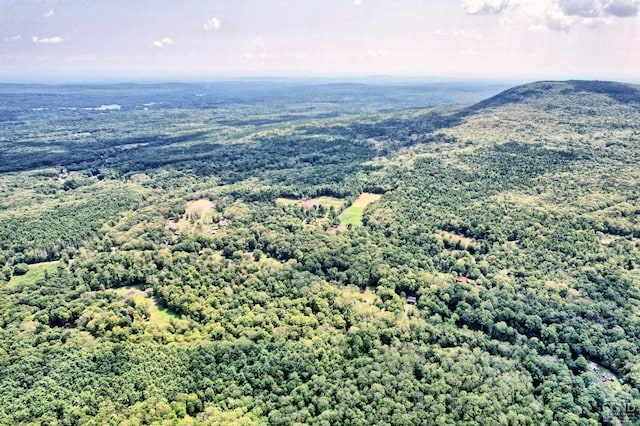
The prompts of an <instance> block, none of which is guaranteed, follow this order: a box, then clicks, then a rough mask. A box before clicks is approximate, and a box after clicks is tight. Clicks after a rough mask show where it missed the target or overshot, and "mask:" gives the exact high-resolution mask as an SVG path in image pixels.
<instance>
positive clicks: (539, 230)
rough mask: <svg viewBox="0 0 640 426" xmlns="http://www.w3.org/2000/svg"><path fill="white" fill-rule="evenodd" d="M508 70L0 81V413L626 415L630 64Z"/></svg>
mask: <svg viewBox="0 0 640 426" xmlns="http://www.w3.org/2000/svg"><path fill="white" fill-rule="evenodd" d="M503 89H506V88H505V87H502V86H497V85H496V86H483V85H463V84H456V85H412V86H382V85H380V86H375V85H373V86H367V85H356V84H322V85H320V84H307V83H304V84H303V83H301V82H295V83H286V82H251V83H243V84H240V83H231V82H230V83H216V84H209V85H187V84H185V85H113V86H48V87H45V86H27V85H0V94H1V96H2V98H3V100H4V102H3V103H2V105H0V122H1V123H2V125H1V126H0V371H1V372H2V374H1V375H0V424H7V425H13V424H48V425H75V424H128V425H136V424H193V425H199V424H214V425H236V424H241V425H262V424H269V425H294V424H313V425H342V424H351V425H424V424H434V425H456V424H466V425H534V424H548V425H598V424H603V423H604V424H634V422H636V423H637V422H639V421H640V219H639V214H640V189H639V188H640V169H639V168H638V164H640V87H638V86H633V85H628V84H622V83H612V82H592V81H567V82H537V83H531V84H526V85H523V86H518V87H514V88H511V89H508V90H504V91H502V90H503ZM498 92H499V93H498Z"/></svg>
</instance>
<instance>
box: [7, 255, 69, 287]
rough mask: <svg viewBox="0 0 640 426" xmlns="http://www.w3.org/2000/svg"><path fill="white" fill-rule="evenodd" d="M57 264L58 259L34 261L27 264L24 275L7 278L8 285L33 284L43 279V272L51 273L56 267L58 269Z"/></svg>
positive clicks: (58, 262)
mask: <svg viewBox="0 0 640 426" xmlns="http://www.w3.org/2000/svg"><path fill="white" fill-rule="evenodd" d="M59 264H60V261H55V262H43V263H35V264H33V265H29V270H28V271H27V273H26V274H24V275H14V276H13V277H11V279H10V280H9V285H12V286H23V285H30V284H34V283H36V282H38V281H39V280H42V279H44V274H45V272H49V273H50V274H53V273H54V272H55V271H56V269H58V265H59Z"/></svg>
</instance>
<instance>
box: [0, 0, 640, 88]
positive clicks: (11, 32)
mask: <svg viewBox="0 0 640 426" xmlns="http://www.w3.org/2000/svg"><path fill="white" fill-rule="evenodd" d="M639 9H640V0H0V81H2V80H3V81H9V80H45V79H50V78H57V79H67V80H74V79H82V80H91V79H100V78H103V77H109V78H116V79H118V78H119V79H127V80H132V79H154V78H171V79H175V78H183V79H189V78H195V79H202V78H214V77H225V76H226V77H229V76H230V77H233V76H290V75H296V76H346V75H402V76H440V77H475V78H504V77H509V78H516V79H523V80H524V79H529V78H601V79H604V78H609V79H618V80H627V81H638V80H639V79H640V17H639Z"/></svg>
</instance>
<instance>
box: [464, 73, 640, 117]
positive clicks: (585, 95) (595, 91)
mask: <svg viewBox="0 0 640 426" xmlns="http://www.w3.org/2000/svg"><path fill="white" fill-rule="evenodd" d="M566 101H576V102H578V101H581V102H583V103H589V104H591V103H594V102H596V103H597V102H601V103H602V102H605V103H606V102H611V101H615V102H617V103H622V104H635V105H637V106H639V107H640V86H637V85H632V84H626V83H618V82H612V81H584V80H570V81H539V82H534V83H528V84H524V85H521V86H516V87H513V88H511V89H508V90H505V91H504V92H501V93H499V94H497V95H495V96H492V97H490V98H488V99H486V100H483V101H481V102H478V103H477V104H475V105H473V106H471V107H470V108H468V109H467V110H466V112H476V111H479V110H482V109H484V108H493V107H499V106H503V105H508V104H516V103H523V102H524V103H531V102H535V103H541V102H542V103H545V104H548V105H557V104H559V103H560V104H564V103H566Z"/></svg>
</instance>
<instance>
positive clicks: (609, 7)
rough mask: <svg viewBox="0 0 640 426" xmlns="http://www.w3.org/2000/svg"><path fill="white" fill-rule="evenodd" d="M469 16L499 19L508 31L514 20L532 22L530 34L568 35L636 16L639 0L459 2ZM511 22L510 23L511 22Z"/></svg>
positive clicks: (465, 0)
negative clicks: (577, 27) (577, 28)
mask: <svg viewBox="0 0 640 426" xmlns="http://www.w3.org/2000/svg"><path fill="white" fill-rule="evenodd" d="M461 1H462V5H463V8H464V9H465V11H466V12H467V13H468V14H471V15H482V14H484V15H500V23H501V24H502V25H503V26H505V27H508V26H510V24H511V22H514V21H516V20H517V18H518V17H519V18H528V19H530V20H532V21H533V23H532V24H531V25H529V30H530V31H540V30H541V29H542V27H546V28H548V29H550V30H554V31H564V32H568V31H569V30H570V29H571V28H572V27H573V26H575V25H585V26H587V27H596V26H600V25H606V24H611V23H612V22H614V19H615V18H621V19H622V18H629V17H635V16H638V13H639V12H640V0H461ZM512 18H514V19H512Z"/></svg>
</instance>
